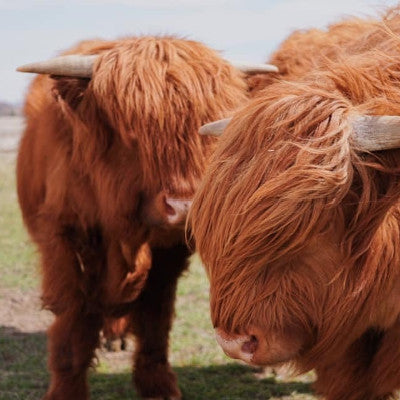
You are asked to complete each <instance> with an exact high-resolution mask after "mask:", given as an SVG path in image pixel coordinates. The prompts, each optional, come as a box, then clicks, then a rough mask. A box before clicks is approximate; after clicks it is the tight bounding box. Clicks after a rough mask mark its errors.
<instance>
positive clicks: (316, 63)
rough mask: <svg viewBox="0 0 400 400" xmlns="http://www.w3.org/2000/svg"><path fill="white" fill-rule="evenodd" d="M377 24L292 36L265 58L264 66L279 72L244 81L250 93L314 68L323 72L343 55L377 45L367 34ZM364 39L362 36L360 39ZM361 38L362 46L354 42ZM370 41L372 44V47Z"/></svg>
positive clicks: (353, 22)
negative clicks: (330, 63) (247, 84)
mask: <svg viewBox="0 0 400 400" xmlns="http://www.w3.org/2000/svg"><path fill="white" fill-rule="evenodd" d="M378 24H379V22H378V21H377V20H374V19H369V20H363V19H358V18H352V19H349V20H344V21H342V22H339V23H336V24H332V25H330V26H329V27H328V29H327V30H321V29H310V30H305V31H304V30H299V31H295V32H293V33H292V34H291V35H290V36H289V37H288V38H287V39H286V40H285V41H284V42H283V43H282V44H281V45H280V46H279V48H278V50H277V51H276V52H274V53H273V54H272V55H271V57H270V58H269V60H268V62H270V63H271V64H273V65H276V66H277V67H278V68H279V74H278V73H275V74H257V75H250V76H249V77H248V83H249V87H250V90H251V92H254V94H256V95H257V93H258V91H259V90H261V89H263V88H265V87H266V86H268V85H270V84H272V83H274V82H276V81H279V80H282V79H285V80H293V79H298V78H299V77H302V76H304V75H305V74H307V73H309V72H310V71H312V70H315V69H316V68H324V67H325V64H326V62H329V60H334V59H336V57H337V56H338V55H339V54H342V55H343V51H346V52H347V53H349V54H354V52H362V51H363V50H364V49H366V48H368V46H370V47H371V46H373V45H374V43H376V42H379V41H380V36H379V35H375V36H374V37H370V36H369V34H370V33H371V31H372V30H373V29H374V27H377V25H378ZM364 35H365V36H364ZM361 36H363V37H364V42H363V43H362V42H361V41H360V40H357V38H360V37H361ZM372 41H374V43H372Z"/></svg>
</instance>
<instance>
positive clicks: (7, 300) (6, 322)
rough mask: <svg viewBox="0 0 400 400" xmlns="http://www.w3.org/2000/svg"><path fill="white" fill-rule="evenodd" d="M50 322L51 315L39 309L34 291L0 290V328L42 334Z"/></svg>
mask: <svg viewBox="0 0 400 400" xmlns="http://www.w3.org/2000/svg"><path fill="white" fill-rule="evenodd" d="M52 320H53V316H52V314H51V313H50V312H49V311H46V310H43V309H42V308H41V303H40V298H39V295H38V293H37V292H36V291H22V290H19V289H0V326H7V327H10V328H15V329H16V330H18V331H21V332H26V333H32V332H43V331H45V330H46V329H47V327H48V326H49V325H50V323H51V321H52Z"/></svg>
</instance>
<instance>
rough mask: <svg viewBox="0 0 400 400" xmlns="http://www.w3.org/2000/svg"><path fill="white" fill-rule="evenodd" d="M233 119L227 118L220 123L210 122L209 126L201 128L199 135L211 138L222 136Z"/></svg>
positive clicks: (219, 121)
mask: <svg viewBox="0 0 400 400" xmlns="http://www.w3.org/2000/svg"><path fill="white" fill-rule="evenodd" d="M231 119H232V118H225V119H220V120H218V121H214V122H209V123H208V124H205V125H203V126H201V127H200V129H199V134H200V135H209V136H221V135H222V134H223V133H224V130H225V128H226V127H227V126H228V124H229V122H231Z"/></svg>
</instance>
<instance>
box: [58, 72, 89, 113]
mask: <svg viewBox="0 0 400 400" xmlns="http://www.w3.org/2000/svg"><path fill="white" fill-rule="evenodd" d="M50 77H51V78H52V79H53V81H54V84H53V89H52V93H53V95H54V97H55V99H56V100H57V101H63V102H64V103H66V104H67V105H68V106H69V108H70V109H71V110H73V111H75V110H76V109H77V107H78V106H79V104H80V103H81V101H82V99H83V98H84V96H85V92H86V90H87V88H88V86H89V83H90V79H89V78H71V77H60V76H54V75H51V76H50Z"/></svg>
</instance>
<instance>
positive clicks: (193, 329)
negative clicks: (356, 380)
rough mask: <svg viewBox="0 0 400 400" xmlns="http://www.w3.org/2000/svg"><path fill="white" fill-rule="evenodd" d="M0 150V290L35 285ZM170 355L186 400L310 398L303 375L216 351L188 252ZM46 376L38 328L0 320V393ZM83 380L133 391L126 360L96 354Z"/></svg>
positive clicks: (101, 390)
mask: <svg viewBox="0 0 400 400" xmlns="http://www.w3.org/2000/svg"><path fill="white" fill-rule="evenodd" d="M3 156H4V155H3V154H1V155H0V157H1V159H0V226H1V230H0V290H1V289H6V291H4V293H9V292H10V291H13V290H14V289H15V290H16V291H19V292H20V291H21V290H22V291H23V293H25V292H26V293H29V292H32V291H35V290H37V287H38V274H37V263H38V261H37V254H36V253H35V250H34V247H33V246H32V245H31V244H30V243H29V239H28V237H27V234H26V233H25V230H24V227H23V224H22V221H21V217H20V213H19V209H18V203H17V198H16V194H15V190H14V187H15V177H14V158H13V157H12V156H8V155H7V156H5V157H3ZM0 296H1V292H0ZM0 301H1V298H0ZM0 304H1V303H0ZM6 304H7V303H6ZM0 316H1V313H0ZM170 360H171V363H172V365H173V367H174V369H175V371H176V372H177V374H178V379H179V384H180V387H181V390H182V392H183V394H184V398H185V399H187V400H209V399H215V400H248V399H251V400H253V399H255V400H267V399H271V400H272V399H282V400H283V399H285V400H287V399H290V400H315V397H314V396H313V395H312V394H311V389H310V386H309V384H308V383H306V382H303V381H298V382H296V381H292V382H284V381H277V380H276V379H275V378H273V377H265V376H264V375H265V374H264V375H262V374H261V376H262V377H261V378H260V377H259V376H260V375H257V372H258V373H259V372H260V371H257V370H255V369H252V368H250V367H247V366H244V365H241V364H239V363H236V362H234V361H233V360H230V359H228V358H227V357H226V356H225V355H224V354H223V352H222V351H221V349H220V348H219V347H218V346H217V344H216V342H215V340H214V336H213V331H212V326H211V323H210V319H209V309H208V283H207V278H206V276H205V273H204V271H203V269H202V267H201V265H200V262H199V260H198V258H196V257H195V258H194V260H193V262H192V265H191V268H190V270H189V272H187V273H186V274H185V276H184V277H183V278H182V279H181V280H180V283H179V287H178V294H177V307H176V320H175V323H174V328H173V331H172V334H171V357H170ZM47 381H48V373H47V370H46V336H45V333H44V328H43V330H42V331H40V332H35V333H28V332H26V331H24V330H17V329H16V328H15V327H10V326H8V325H7V323H6V322H5V321H1V320H0V399H1V400H17V399H21V400H31V399H32V400H33V399H38V398H40V397H41V396H42V395H43V394H44V392H45V390H46V387H47ZM306 381H307V379H306ZM90 386H91V393H92V398H93V399H94V400H96V399H101V400H128V399H130V400H132V399H137V396H136V394H135V391H134V389H133V388H132V386H131V374H130V365H129V362H126V363H122V364H121V363H118V364H117V365H115V363H114V362H113V361H112V360H109V359H106V358H104V357H100V361H99V365H98V366H97V368H96V369H95V370H94V371H91V373H90Z"/></svg>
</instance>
